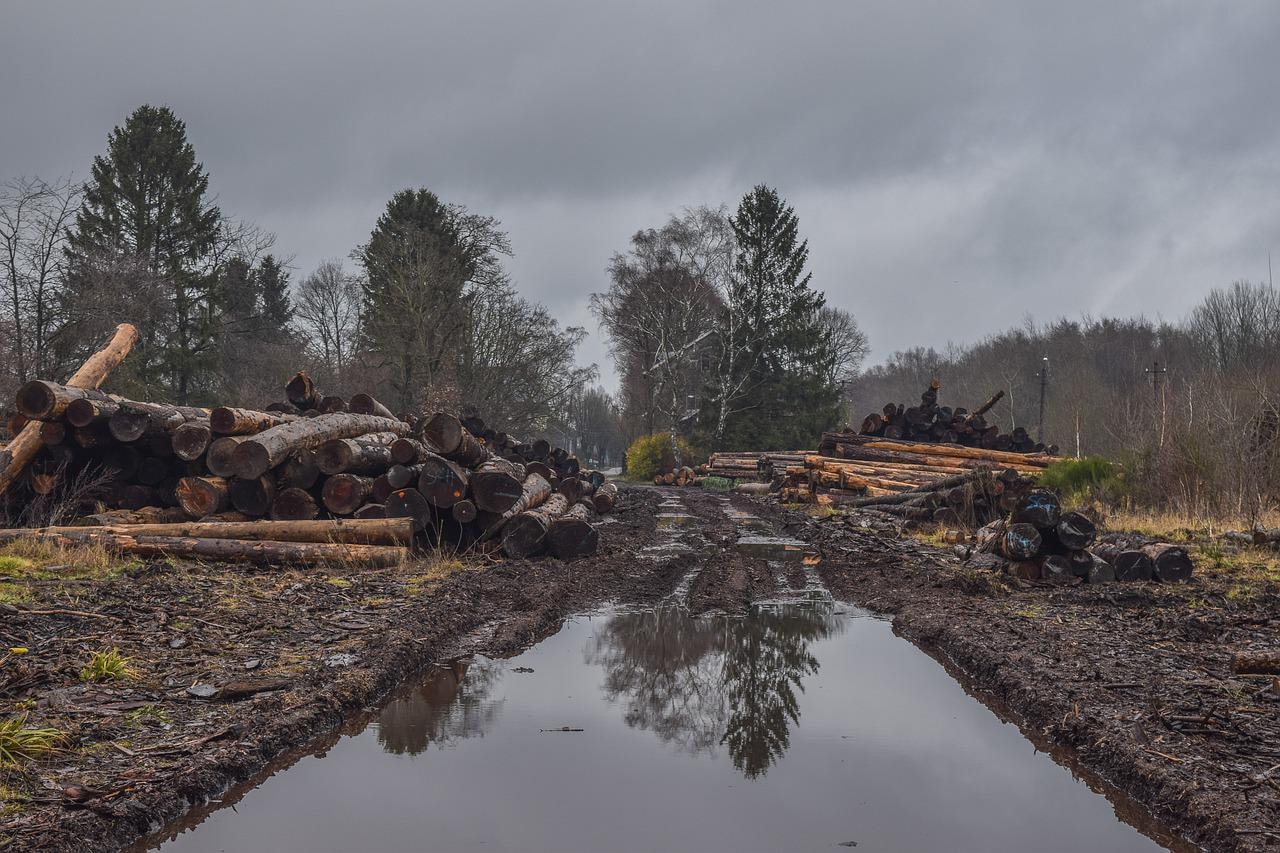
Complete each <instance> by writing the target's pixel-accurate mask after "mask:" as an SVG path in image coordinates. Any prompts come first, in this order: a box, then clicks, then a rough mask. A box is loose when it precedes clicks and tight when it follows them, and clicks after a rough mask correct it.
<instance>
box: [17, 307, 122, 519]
mask: <svg viewBox="0 0 1280 853" xmlns="http://www.w3.org/2000/svg"><path fill="white" fill-rule="evenodd" d="M137 340H138V330H137V329H135V328H134V327H133V326H131V325H129V324H128V323H121V324H120V325H119V326H117V327H116V330H115V333H114V334H113V335H112V337H111V340H109V341H108V342H107V343H106V345H105V346H104V347H103V348H102V349H100V350H98V352H96V353H94V354H93V355H92V356H90V357H89V359H88V360H87V361H85V363H84V364H82V365H81V366H80V369H79V370H77V371H76V372H75V373H74V374H73V375H72V376H71V378H70V379H68V380H67V385H68V386H70V387H72V388H97V387H98V386H99V385H101V384H102V383H103V381H104V380H105V379H106V378H107V377H108V376H109V375H110V374H111V371H113V370H115V369H116V367H117V366H118V365H119V364H120V362H122V361H124V357H125V356H126V355H128V354H129V351H130V350H131V349H133V345H134V344H135V343H137ZM43 446H44V443H43V442H42V441H41V440H40V427H39V426H38V425H37V424H34V423H30V424H27V425H26V426H24V427H23V428H22V430H21V431H20V432H18V433H17V435H16V436H15V437H14V439H13V441H11V442H9V445H8V446H7V447H6V448H5V452H4V457H5V459H7V461H6V462H5V465H4V469H3V470H0V495H3V494H4V493H5V492H7V491H8V490H9V486H10V485H12V484H13V481H14V480H16V479H17V478H18V475H19V474H21V473H22V472H23V470H24V469H25V468H26V467H27V464H28V463H30V462H31V460H32V459H34V458H35V456H36V454H37V453H38V452H39V451H40V448H41V447H43Z"/></svg>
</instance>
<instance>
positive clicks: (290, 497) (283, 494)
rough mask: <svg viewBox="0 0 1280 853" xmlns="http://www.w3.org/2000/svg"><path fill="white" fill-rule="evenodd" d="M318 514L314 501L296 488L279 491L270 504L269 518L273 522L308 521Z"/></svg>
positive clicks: (308, 493)
mask: <svg viewBox="0 0 1280 853" xmlns="http://www.w3.org/2000/svg"><path fill="white" fill-rule="evenodd" d="M319 514H320V507H318V506H317V505H316V499H315V498H313V497H312V496H311V493H310V492H308V491H307V490H306V489H299V488H297V487H296V486H291V487H290V488H287V489H282V490H280V492H278V493H277V494H276V499H275V500H273V501H272V502H271V518H272V519H274V520H275V521H310V520H311V519H313V518H315V517H316V516H318V515H319Z"/></svg>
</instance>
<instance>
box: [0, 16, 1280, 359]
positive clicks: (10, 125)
mask: <svg viewBox="0 0 1280 853" xmlns="http://www.w3.org/2000/svg"><path fill="white" fill-rule="evenodd" d="M1277 80H1280V3H1275V2H1271V0H1266V1H1265V2H1264V1H1263V0H1259V2H1248V1H1247V0H1233V2H1231V3H1206V2H1203V0H1189V2H1182V3H1178V2H1168V3H1162V2H1136V0H1135V2H1121V3H1117V2H1114V0H1105V2H1083V0H1073V2H1061V0H1054V2H1044V3H1040V2H1029V1H1028V0H1011V2H1004V3H1002V2H965V3H956V2H953V1H952V0H945V1H944V2H936V3H911V2H903V1H902V0H882V1H881V2H874V3H873V2H854V0H830V2H824V3H806V2H795V0H791V2H787V3H769V4H764V3H748V2H697V0H679V2H661V3H660V2H635V0H633V2H628V3H621V2H617V3H615V2H605V1H604V0H583V2H579V3H568V2H554V0H538V1H537V2H531V0H519V1H518V2H515V1H513V2H485V0H466V2H454V3H427V2H420V0H419V2H411V0H404V2H390V0H360V2H355V0H348V2H343V3H337V2H321V0H298V2H268V0H251V1H249V0H246V1H245V2H233V1H232V0H218V2H207V0H206V2H187V0H155V1H154V2H128V0H111V2H102V0H92V2H89V0H85V2H53V0H0V108H2V111H0V180H4V179H8V178H11V177H16V176H19V175H40V176H42V177H53V176H57V175H65V174H68V173H74V174H75V175H77V176H80V177H83V176H84V175H86V174H87V172H88V168H89V164H90V162H91V160H92V158H93V156H94V155H95V154H99V153H101V152H102V151H103V150H104V148H105V144H106V135H107V133H108V131H109V130H110V129H111V127H112V126H114V125H116V124H119V123H121V122H122V121H123V119H124V118H125V116H126V115H127V114H128V113H129V112H130V111H131V110H132V109H133V108H135V107H136V106H138V105H139V104H142V103H153V104H167V105H169V106H170V107H172V108H173V109H174V110H175V111H176V112H177V114H178V115H179V116H180V117H181V118H182V119H184V120H185V121H186V124H187V129H188V134H189V136H190V138H191V140H192V142H193V144H194V145H195V148H196V152H197V155H198V157H199V158H200V159H201V160H202V161H203V162H204V164H205V167H206V168H207V169H208V171H209V173H210V175H211V186H212V188H213V190H214V191H215V192H216V194H217V196H218V200H219V203H220V204H221V205H222V207H223V209H224V210H225V211H226V212H227V213H229V214H231V215H233V216H235V217H237V218H243V219H247V220H250V221H253V222H255V223H257V224H258V225H261V226H262V227H264V228H266V229H268V230H270V231H273V232H275V234H277V235H278V242H277V249H278V250H279V251H280V252H281V253H283V254H291V255H294V256H296V267H297V270H298V272H299V273H300V274H304V273H306V272H307V271H309V270H311V269H313V268H314V267H315V265H316V264H317V263H318V262H319V261H320V260H322V259H324V258H329V257H345V256H346V255H347V254H348V253H349V252H350V251H351V249H352V248H353V247H354V246H355V245H356V244H357V243H359V242H361V241H363V240H364V239H366V238H367V237H368V234H369V230H370V228H371V227H372V224H373V221H374V219H375V218H376V216H377V214H378V212H379V210H380V208H381V207H382V206H383V205H384V204H385V203H386V200H387V198H388V197H389V196H390V195H391V193H393V192H394V191H396V190H398V189H401V188H403V187H410V186H426V187H429V188H431V189H433V190H435V191H436V192H437V193H439V194H440V195H441V196H442V197H443V198H445V199H446V200H449V201H458V202H462V203H465V204H467V205H468V206H469V207H471V208H472V209H473V210H475V211H477V212H482V213H489V214H493V215H496V216H497V217H499V218H500V219H501V220H502V221H503V222H504V224H505V225H506V227H507V229H508V230H509V231H510V234H511V238H512V243H513V245H514V248H515V252H516V256H515V258H514V259H513V260H512V261H511V264H510V268H511V271H512V273H513V275H514V277H515V280H516V283H517V284H518V286H519V288H520V290H521V291H522V292H523V293H525V294H527V295H529V296H531V297H533V298H536V299H538V300H540V301H542V302H544V303H546V304H548V305H549V306H550V307H552V308H553V309H555V311H556V312H557V313H558V314H559V315H560V316H561V317H562V318H564V319H565V320H567V321H569V322H570V323H574V324H579V325H585V326H587V328H588V329H589V331H590V332H591V338H589V339H588V341H587V343H586V345H585V346H584V348H583V351H582V357H583V358H582V360H583V361H584V362H592V361H594V362H598V363H599V364H600V365H601V367H602V369H603V370H604V372H605V377H606V380H608V381H610V382H611V381H612V373H611V371H610V370H609V365H608V363H607V362H608V358H607V354H606V350H605V346H604V342H603V341H602V340H601V338H600V335H599V333H598V331H597V329H596V326H595V323H594V321H593V320H592V318H591V317H590V315H589V313H588V312H587V308H586V303H587V297H588V295H589V294H590V293H591V292H593V291H597V290H601V289H603V288H604V287H605V286H606V284H607V282H606V279H605V275H604V268H605V264H606V263H607V261H608V258H609V256H610V254H611V253H612V252H614V251H617V250H620V249H624V248H625V247H626V244H627V240H628V238H629V237H630V235H631V234H632V233H633V232H634V231H635V230H637V229H639V228H641V227H647V226H652V225H658V224H660V223H661V222H662V221H663V220H664V218H665V217H666V215H667V214H668V213H669V212H672V211H675V210H678V209H679V208H681V207H683V206H686V205H696V204H702V203H708V204H718V203H720V202H727V203H730V204H736V202H737V199H738V198H739V197H740V196H741V194H742V193H743V192H744V191H745V190H747V189H748V188H750V187H751V186H752V185H754V184H756V183H760V182H764V183H768V184H770V185H772V186H774V187H776V188H777V189H778V190H779V191H780V192H781V193H782V194H783V195H784V196H785V197H786V198H787V199H788V200H789V201H790V202H791V203H792V204H793V205H794V207H795V209H796V211H797V213H798V214H799V217H800V223H801V229H802V232H803V233H804V235H806V236H807V237H808V238H809V243H810V248H811V252H812V254H811V268H812V270H813V273H814V278H813V281H814V285H815V286H816V287H818V288H820V289H822V290H824V291H825V292H826V293H827V296H828V299H829V301H831V302H832V303H834V304H836V305H840V306H842V307H844V308H847V309H849V310H851V311H853V312H854V314H855V315H856V316H857V318H858V320H859V322H860V323H861V324H862V326H863V328H864V329H865V330H866V331H867V333H868V334H869V336H870V339H871V343H872V346H873V349H874V355H875V357H877V358H883V357H884V356H885V355H887V354H888V353H890V352H892V351H893V350H896V349H903V348H907V347H911V346H916V345H936V346H939V347H941V346H943V345H945V344H946V342H947V341H956V342H967V341H972V340H975V339H977V338H981V337H982V336H984V335H986V334H988V333H990V332H992V331H995V330H997V329H999V328H1001V327H1004V326H1007V325H1010V324H1014V323H1017V322H1020V321H1021V320H1022V318H1023V317H1025V316H1026V315H1028V314H1031V315H1034V316H1035V317H1037V318H1042V319H1049V318H1053V317H1057V316H1063V315H1066V316H1078V315H1081V314H1085V313H1092V314H1136V313H1145V314H1147V315H1148V316H1163V317H1165V318H1170V319H1176V318H1179V317H1181V316H1182V315H1183V314H1184V313H1185V312H1186V310H1187V309H1188V308H1189V307H1190V306H1192V305H1193V304H1194V303H1195V302H1196V301H1197V300H1199V299H1200V298H1201V297H1202V295H1203V294H1204V293H1205V292H1206V291H1207V290H1209V289H1210V288H1212V287H1215V286H1220V285H1223V284H1227V283H1229V282H1231V281H1232V280H1234V279H1237V278H1250V279H1255V280H1261V279H1265V278H1266V276H1267V253H1268V251H1270V250H1274V249H1278V248H1280V245H1278V240H1277V236H1278V235H1280V192H1277V188H1278V186H1280V182H1278V181H1277V177H1280V132H1278V130H1280V128H1278V127H1277V124H1280V109H1278V106H1280V102H1278V98H1280V96H1278V95H1277V89H1276V86H1277V83H1276V81H1277Z"/></svg>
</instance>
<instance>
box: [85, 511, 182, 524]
mask: <svg viewBox="0 0 1280 853" xmlns="http://www.w3.org/2000/svg"><path fill="white" fill-rule="evenodd" d="M189 519H190V516H189V515H187V514H186V513H185V512H183V510H182V508H181V507H176V506H172V507H170V506H166V507H159V506H144V507H142V508H141V509H137V510H129V509H113V510H108V511H107V512H100V513H97V514H96V515H84V516H81V517H80V518H77V519H75V520H74V521H72V522H71V526H72V527H102V526H108V525H113V524H163V523H166V522H180V521H188V520H189Z"/></svg>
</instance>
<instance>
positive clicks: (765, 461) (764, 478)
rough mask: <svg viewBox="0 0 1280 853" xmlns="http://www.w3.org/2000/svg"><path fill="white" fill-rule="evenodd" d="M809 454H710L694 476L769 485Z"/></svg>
mask: <svg viewBox="0 0 1280 853" xmlns="http://www.w3.org/2000/svg"><path fill="white" fill-rule="evenodd" d="M812 453H813V451H812V450H776V451H771V452H768V453H760V452H757V451H745V452H739V453H713V454H711V458H710V459H708V460H707V464H706V465H701V466H699V467H698V474H699V475H701V476H706V477H723V478H724V479H726V480H747V481H750V482H753V483H770V482H773V481H774V480H776V479H778V478H779V477H781V476H782V475H783V473H784V472H785V470H786V469H787V468H789V467H791V466H795V465H803V464H804V458H805V456H808V455H809V454H812Z"/></svg>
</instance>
